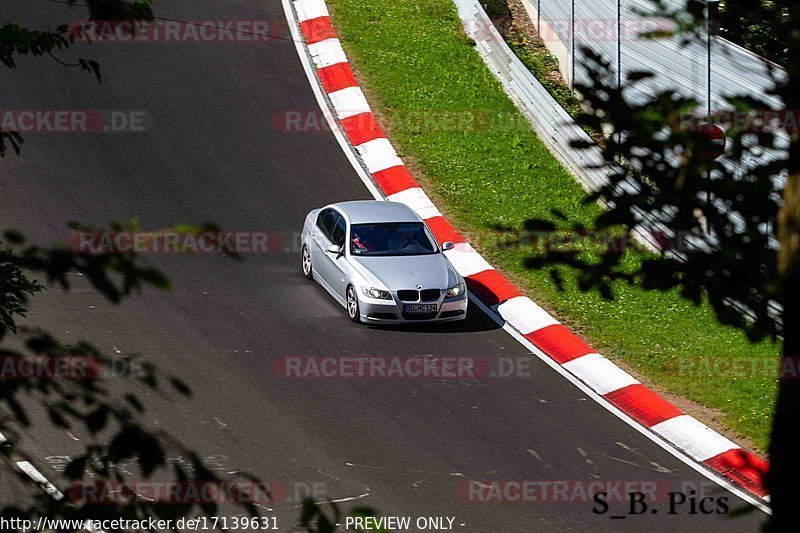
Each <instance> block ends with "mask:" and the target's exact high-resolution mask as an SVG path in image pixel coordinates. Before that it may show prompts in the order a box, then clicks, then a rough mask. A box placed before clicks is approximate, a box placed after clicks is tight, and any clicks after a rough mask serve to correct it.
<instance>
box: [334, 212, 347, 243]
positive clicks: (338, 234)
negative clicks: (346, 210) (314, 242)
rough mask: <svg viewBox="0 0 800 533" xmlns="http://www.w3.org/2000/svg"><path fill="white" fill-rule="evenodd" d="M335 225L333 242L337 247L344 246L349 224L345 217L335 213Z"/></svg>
mask: <svg viewBox="0 0 800 533" xmlns="http://www.w3.org/2000/svg"><path fill="white" fill-rule="evenodd" d="M333 216H334V225H333V232H332V234H331V242H333V243H334V244H335V245H337V246H344V236H345V233H346V229H347V223H346V222H345V221H344V217H342V215H340V214H339V213H336V212H334V214H333Z"/></svg>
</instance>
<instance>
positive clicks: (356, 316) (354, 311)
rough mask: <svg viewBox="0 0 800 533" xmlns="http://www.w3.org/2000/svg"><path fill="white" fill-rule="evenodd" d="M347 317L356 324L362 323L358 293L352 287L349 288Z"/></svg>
mask: <svg viewBox="0 0 800 533" xmlns="http://www.w3.org/2000/svg"><path fill="white" fill-rule="evenodd" d="M347 316H348V317H350V320H351V321H352V322H355V323H356V324H359V323H361V310H360V309H359V306H358V293H356V288H355V287H353V286H352V285H348V286H347Z"/></svg>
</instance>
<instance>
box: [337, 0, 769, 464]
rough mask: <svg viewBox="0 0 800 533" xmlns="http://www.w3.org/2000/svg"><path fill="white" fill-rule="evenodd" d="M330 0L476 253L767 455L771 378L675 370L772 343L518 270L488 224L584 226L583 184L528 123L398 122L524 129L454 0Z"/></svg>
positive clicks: (669, 306) (402, 134)
mask: <svg viewBox="0 0 800 533" xmlns="http://www.w3.org/2000/svg"><path fill="white" fill-rule="evenodd" d="M329 4H330V5H331V8H332V12H333V19H334V24H335V25H336V26H337V28H338V30H339V33H340V37H341V38H342V41H343V44H344V46H345V48H346V50H347V52H348V54H349V56H350V58H351V60H352V61H353V63H354V65H355V66H356V67H357V69H358V70H359V71H360V73H361V75H362V76H363V78H364V80H363V83H364V87H365V89H366V91H367V93H368V95H369V97H370V98H371V103H372V104H373V106H374V107H375V109H376V110H377V111H378V113H379V114H381V115H382V116H384V117H386V119H387V122H388V129H389V134H390V137H391V138H392V141H393V142H394V144H395V145H396V147H397V148H398V151H399V152H400V153H401V155H405V156H410V157H411V158H412V159H413V161H414V163H415V165H416V166H417V167H418V168H419V170H420V171H421V173H422V175H423V182H424V186H425V187H426V189H427V190H428V192H429V193H431V194H432V196H434V197H435V198H436V199H437V200H438V202H439V203H440V207H441V208H443V210H444V211H446V212H447V213H448V215H449V217H450V218H451V219H452V221H453V222H454V223H455V225H456V226H457V227H458V228H459V229H460V230H462V231H464V232H465V233H466V234H468V235H472V236H477V237H479V238H478V247H479V249H480V251H481V252H482V253H483V254H484V255H485V256H486V257H487V259H488V260H490V261H491V262H492V263H493V264H494V265H495V266H496V267H498V268H499V269H500V270H501V271H503V272H505V273H506V274H508V275H509V276H511V278H512V279H514V281H515V282H517V283H518V284H519V285H521V286H523V287H524V288H525V289H526V290H527V293H528V294H529V295H530V296H531V297H532V298H533V299H534V300H536V301H537V302H539V303H540V304H541V305H543V306H544V307H546V308H547V309H549V310H551V312H553V313H555V314H556V315H557V316H558V317H560V318H561V320H562V321H563V322H564V323H566V324H567V325H568V326H570V327H571V328H573V329H574V330H576V331H579V332H580V333H581V334H583V335H584V336H585V337H586V338H588V339H589V340H590V341H591V342H592V343H593V345H594V346H595V347H596V348H597V349H598V350H599V351H601V352H602V353H604V354H605V355H606V356H608V357H611V358H615V359H619V360H621V361H623V362H624V363H625V364H627V365H629V366H630V367H631V368H633V369H634V370H635V371H636V372H638V373H640V374H641V375H643V376H646V378H647V380H649V381H650V382H652V383H653V384H654V385H655V386H656V387H657V388H659V389H660V390H664V391H668V392H670V393H674V394H677V395H681V396H685V397H686V398H688V399H691V400H693V401H695V402H698V403H700V404H702V405H705V406H708V407H711V408H714V409H717V410H719V412H720V413H721V415H722V416H721V422H722V423H724V424H725V425H726V426H727V427H729V428H731V429H733V430H734V431H736V432H738V433H739V434H740V435H742V436H744V437H746V438H748V439H751V440H752V442H753V443H754V444H755V446H756V448H757V449H758V450H759V451H764V450H765V449H766V446H767V442H768V434H769V425H770V419H771V412H772V407H773V403H774V391H775V383H774V380H773V379H772V378H771V377H770V374H769V373H768V372H760V373H754V372H748V371H747V370H745V371H744V372H743V374H744V375H740V376H733V375H731V373H729V372H714V371H704V372H701V373H698V372H691V371H686V370H685V369H686V367H687V365H688V364H689V362H692V361H696V360H697V358H701V359H705V360H706V361H711V360H712V359H713V360H716V359H718V358H723V357H746V358H757V359H759V360H772V359H775V360H777V359H776V357H777V354H778V353H779V349H780V346H779V345H777V344H774V343H769V342H762V343H759V344H750V343H749V342H748V340H747V339H746V337H745V336H744V335H743V334H742V333H741V332H739V331H737V330H735V329H733V328H731V327H726V326H722V325H719V324H718V323H717V321H716V320H715V317H714V313H713V312H712V310H711V309H710V307H709V306H707V305H702V306H699V307H695V306H694V305H693V304H691V303H689V302H687V301H685V300H683V299H682V298H680V297H679V295H678V294H677V293H675V292H666V293H662V292H652V291H645V290H643V289H641V288H639V287H636V286H633V287H631V286H627V285H622V284H616V285H615V286H614V293H615V296H616V298H615V299H614V300H613V301H607V300H604V299H603V298H602V297H601V296H600V295H598V294H597V293H595V292H589V293H586V292H582V291H581V290H579V288H578V286H577V282H576V273H575V272H574V271H571V270H569V269H567V268H566V267H565V268H561V269H560V271H561V273H562V274H563V278H564V283H563V287H562V288H559V287H558V286H557V285H556V284H555V283H554V282H553V280H552V278H551V276H550V273H549V270H548V271H545V270H529V269H526V268H525V267H524V266H523V260H524V258H525V257H527V256H530V255H531V254H532V253H533V252H532V250H530V249H528V250H525V249H521V248H516V249H514V248H510V249H509V248H506V249H504V248H503V247H500V246H495V245H492V239H491V237H494V236H496V234H495V233H494V231H493V230H492V229H491V228H494V227H496V226H510V227H514V228H520V227H521V226H522V223H523V221H525V220H526V219H529V218H549V214H550V212H551V210H552V209H557V210H559V211H561V212H562V213H564V215H566V217H567V219H568V221H569V223H570V224H571V223H583V224H585V225H587V226H589V227H591V221H592V220H593V218H594V217H595V216H596V215H597V213H598V212H599V207H597V206H595V205H588V206H587V205H585V204H584V203H583V198H584V193H583V191H582V189H581V188H580V187H579V186H578V185H577V183H576V182H575V180H574V179H573V178H572V177H571V176H570V175H569V174H568V173H567V172H566V171H565V170H564V169H563V168H562V167H561V166H560V165H559V163H558V162H557V161H556V160H555V158H554V157H553V156H552V155H551V154H550V153H549V152H548V151H547V149H546V148H545V146H544V145H543V144H542V142H541V141H540V140H539V139H538V138H537V136H536V134H535V133H534V132H533V130H532V129H531V128H530V127H527V126H525V127H514V128H508V127H498V126H494V125H493V126H492V127H489V128H478V129H471V128H466V131H454V130H452V129H450V130H446V131H443V130H442V129H440V128H425V127H407V126H408V125H407V124H405V126H403V125H402V124H401V123H399V122H398V121H396V120H394V118H395V117H397V116H404V114H405V113H408V112H412V113H416V112H433V113H439V112H454V113H459V112H463V111H465V110H469V111H479V112H481V113H486V114H488V115H490V116H492V117H506V119H507V118H508V117H516V119H518V120H516V122H515V123H516V124H520V123H524V121H523V120H522V119H521V116H520V115H519V113H518V112H517V110H516V108H515V107H514V105H513V104H512V102H511V101H510V100H509V99H508V97H507V96H506V95H505V94H504V93H503V91H502V88H501V87H500V85H499V83H498V82H497V81H496V80H495V78H494V77H493V76H492V74H491V73H490V72H489V71H488V70H487V69H486V67H485V66H484V64H483V62H482V61H481V59H480V57H479V56H478V54H477V52H476V51H475V50H474V49H473V47H472V45H473V44H474V43H470V42H469V39H468V38H467V37H466V36H465V35H464V33H463V31H462V30H461V25H460V21H459V18H458V15H457V13H456V10H455V7H454V5H453V4H452V1H451V0H403V1H401V2H398V1H397V0H329ZM493 124H494V123H493ZM487 236H488V237H490V238H488V239H487V238H486V237H487ZM638 261H639V256H637V255H636V254H634V253H630V254H628V257H626V259H625V264H626V266H627V268H635V267H636V264H637V263H638ZM726 360H730V359H726Z"/></svg>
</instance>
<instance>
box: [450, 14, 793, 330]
mask: <svg viewBox="0 0 800 533" xmlns="http://www.w3.org/2000/svg"><path fill="white" fill-rule="evenodd" d="M524 1H525V2H530V1H536V0H524ZM554 1H555V0H540V3H545V2H548V3H553V2H554ZM586 1H587V2H593V4H592V5H600V6H602V5H603V4H605V3H608V0H586ZM635 1H636V2H637V3H638V4H642V0H635ZM454 2H455V4H456V7H457V8H458V13H459V16H460V18H461V20H462V23H463V26H464V30H465V32H466V33H467V35H468V36H469V37H470V38H471V39H472V40H473V41H475V47H476V49H477V51H478V53H479V54H480V56H481V57H482V58H483V60H484V62H485V63H486V65H487V66H488V67H489V69H490V70H491V71H492V72H493V73H494V75H495V76H496V77H497V79H498V80H499V81H500V83H501V84H502V85H503V88H504V90H505V92H506V94H508V96H509V97H510V98H511V99H512V100H513V101H514V103H515V104H516V106H517V107H518V108H519V110H520V111H521V112H522V113H523V114H524V115H525V117H526V118H527V119H528V120H529V122H530V123H531V124H532V125H533V127H534V129H535V130H536V132H537V133H538V134H539V137H540V138H541V139H542V141H543V142H544V143H545V145H546V146H547V147H548V149H549V150H550V152H551V153H552V154H553V155H554V156H555V157H556V158H557V159H558V160H559V161H560V162H561V164H562V165H564V167H565V168H566V169H567V170H569V171H570V172H571V173H572V174H573V176H574V177H575V178H576V179H577V181H578V183H580V184H581V186H582V187H583V188H584V189H585V190H586V191H588V192H592V191H596V190H597V189H598V188H600V187H602V186H603V185H605V184H606V183H608V176H607V173H608V171H609V169H608V167H607V166H606V164H605V161H604V158H603V156H602V152H601V150H600V148H599V147H597V146H591V147H590V148H588V149H576V148H573V147H572V145H573V142H575V141H584V142H586V141H588V142H590V143H591V138H590V137H589V135H588V134H587V133H586V132H585V131H583V129H582V128H581V127H580V126H578V124H577V123H576V122H575V121H574V120H573V119H572V117H571V116H570V115H569V114H568V113H567V112H566V111H565V110H564V109H563V108H562V107H561V106H560V105H559V104H558V102H556V100H555V99H554V98H553V97H552V96H551V95H550V93H549V92H547V89H545V88H544V86H543V85H542V84H541V83H540V82H539V80H538V79H536V77H535V76H534V75H533V74H532V73H531V72H530V71H529V70H528V69H527V67H525V65H524V64H523V63H522V61H521V60H520V59H519V58H518V57H517V56H516V54H515V53H514V52H513V51H512V50H511V48H509V46H508V45H507V44H506V42H505V40H504V39H503V36H502V35H501V34H500V32H499V31H498V30H497V28H495V26H494V24H493V23H492V21H491V20H490V19H489V17H488V15H487V14H486V11H485V10H484V8H483V6H482V5H481V3H480V1H479V0H454ZM620 3H621V2H620ZM630 3H633V2H629V4H630ZM564 4H569V2H562V4H561V9H562V10H563V5H564ZM616 4H617V1H616V0H614V2H613V5H616ZM606 7H607V6H606ZM533 20H534V21H536V18H534V19H533ZM539 22H541V21H539ZM725 42H727V41H725ZM729 44H730V43H729ZM614 46H616V45H614ZM641 46H644V45H641ZM730 46H731V47H733V48H735V49H738V50H740V51H741V52H738V53H739V56H740V59H739V60H737V61H742V60H745V59H746V60H747V61H749V62H757V61H761V63H762V64H765V62H764V61H763V60H761V59H760V58H758V56H755V55H753V54H751V53H750V52H747V51H746V50H743V49H740V48H738V47H736V46H735V45H732V44H730ZM556 52H558V50H556ZM562 52H563V51H562ZM598 52H600V53H607V52H608V50H606V51H605V52H603V51H602V50H598ZM653 53H658V54H664V53H666V52H664V50H661V51H654V52H653ZM556 55H557V56H559V55H563V53H562V54H559V53H556ZM570 56H572V57H574V54H573V53H572V49H571V48H570ZM641 57H644V56H640V58H641ZM674 57H675V56H674V54H673V58H674ZM748 58H749V59H748ZM737 61H733V62H731V63H730V65H731V67H730V68H735V69H737V70H738V71H739V72H740V73H741V72H744V70H743V69H741V68H740V67H739V63H738V62H737ZM648 68H654V69H660V70H658V72H659V73H661V74H665V71H664V69H665V68H667V66H665V65H662V66H660V67H659V66H657V65H656V64H653V65H651V66H648V65H647V64H641V63H640V64H638V66H637V67H636V68H633V69H632V70H646V69H648ZM726 68H727V67H726ZM770 68H775V67H773V66H770ZM753 69H755V67H752V68H751V71H752V70H753ZM577 70H578V69H576V72H577ZM767 70H768V69H767ZM767 70H764V69H762V70H761V71H760V72H761V74H762V76H760V77H759V78H758V79H759V80H761V81H760V82H759V83H757V84H753V85H751V86H748V89H747V90H752V91H753V92H751V94H754V95H756V96H762V94H759V93H765V92H766V91H767V90H768V88H769V86H771V85H770V84H771V83H774V82H770V84H768V83H767V81H766V80H767V77H764V76H767ZM576 75H577V74H576ZM777 75H778V76H780V75H781V74H780V71H778V74H777ZM783 75H785V73H784V74H783ZM578 76H580V75H578ZM657 79H658V80H660V81H658V82H657V83H656V84H655V85H653V84H651V85H650V90H652V91H656V90H658V84H662V87H661V88H662V89H663V88H664V87H667V86H668V85H663V84H668V83H670V82H668V81H664V80H669V79H673V81H674V82H676V83H680V78H679V77H674V78H671V77H670V75H669V74H667V75H666V76H661V77H658V78H657ZM769 79H770V80H772V78H769ZM694 87H695V88H697V87H699V86H698V85H697V84H695V85H694ZM646 92H647V91H646V90H645V91H643V92H641V93H639V94H640V95H641V96H642V97H646ZM764 99H765V100H767V101H772V102H773V103H774V104H775V105H776V106H777V105H778V102H776V101H775V99H774V98H772V99H771V100H770V99H769V98H767V97H766V95H764ZM698 101H702V99H698ZM764 157H772V156H771V155H770V154H766V153H765V154H764ZM779 186H780V184H778V185H776V189H777V188H779ZM638 215H639V220H640V221H641V222H640V224H639V225H638V226H636V227H635V228H633V234H634V236H635V237H636V238H637V240H639V241H640V242H641V243H642V244H644V245H645V246H647V247H648V248H649V249H651V250H654V251H658V250H659V240H657V239H656V238H654V237H653V235H652V232H655V231H658V232H659V233H661V234H663V235H666V236H674V232H673V231H672V230H670V229H669V227H668V226H667V225H666V224H664V222H663V221H661V220H657V219H654V218H653V217H652V216H650V215H649V214H646V213H645V212H643V211H639V212H638ZM728 216H729V217H730V219H731V220H732V221H736V220H737V219H738V220H741V218H740V217H739V215H738V214H737V213H729V215H728ZM686 244H688V245H690V246H692V245H696V246H701V247H705V246H707V244H706V243H704V242H702V241H700V242H697V243H691V242H688V243H686ZM731 303H732V305H733V306H734V307H737V308H739V309H740V310H742V311H744V312H745V313H749V311H748V310H747V309H743V308H742V306H741V305H738V304H737V303H735V302H731ZM771 307H772V311H773V313H772V314H773V315H774V316H775V317H776V319H777V320H778V321H779V322H780V319H779V318H778V317H779V315H780V312H781V308H780V306H779V305H778V304H777V303H773V304H771Z"/></svg>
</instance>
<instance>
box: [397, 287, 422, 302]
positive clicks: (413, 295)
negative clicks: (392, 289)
mask: <svg viewBox="0 0 800 533" xmlns="http://www.w3.org/2000/svg"><path fill="white" fill-rule="evenodd" d="M397 297H398V298H400V299H401V300H402V301H404V302H416V301H419V291H409V290H401V291H397Z"/></svg>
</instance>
